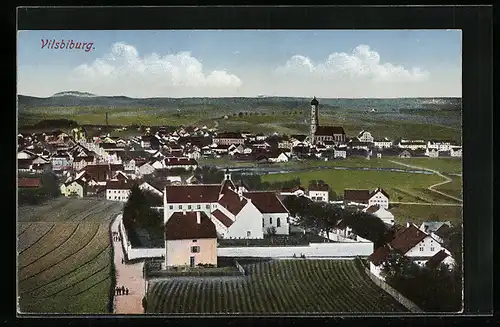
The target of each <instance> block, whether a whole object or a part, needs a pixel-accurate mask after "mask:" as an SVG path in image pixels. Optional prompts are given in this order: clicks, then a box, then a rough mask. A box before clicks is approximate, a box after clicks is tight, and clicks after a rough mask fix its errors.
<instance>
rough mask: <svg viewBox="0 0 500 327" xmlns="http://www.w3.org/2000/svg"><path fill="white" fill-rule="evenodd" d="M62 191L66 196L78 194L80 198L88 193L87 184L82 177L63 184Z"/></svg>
mask: <svg viewBox="0 0 500 327" xmlns="http://www.w3.org/2000/svg"><path fill="white" fill-rule="evenodd" d="M61 193H62V194H63V195H64V196H78V197H80V198H82V197H84V196H86V195H87V184H86V183H85V182H84V181H83V180H81V179H75V180H71V181H68V182H66V183H63V184H62V185H61Z"/></svg>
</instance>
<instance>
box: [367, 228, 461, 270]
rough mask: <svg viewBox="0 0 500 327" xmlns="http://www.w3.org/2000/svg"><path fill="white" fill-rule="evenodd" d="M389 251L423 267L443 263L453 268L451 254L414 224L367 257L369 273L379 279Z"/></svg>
mask: <svg viewBox="0 0 500 327" xmlns="http://www.w3.org/2000/svg"><path fill="white" fill-rule="evenodd" d="M391 249H394V250H396V251H398V252H399V253H401V254H402V255H404V256H407V257H409V258H411V259H412V261H413V262H415V263H416V264H418V265H420V266H424V265H426V264H427V262H428V261H430V264H431V265H434V264H436V262H438V263H441V262H442V263H445V264H448V265H449V266H453V264H454V260H453V258H452V256H451V253H450V252H449V251H448V250H447V249H446V248H444V247H443V245H442V244H441V243H440V242H439V241H438V240H437V239H436V238H434V237H433V236H432V235H431V234H427V233H425V232H424V231H422V230H420V229H419V228H418V227H417V226H415V225H414V224H408V226H407V228H406V229H404V230H403V231H401V232H399V233H398V234H397V235H396V237H395V238H394V239H393V240H392V241H391V242H390V243H388V244H386V245H384V246H381V247H379V248H378V249H376V250H375V251H374V252H373V253H372V254H371V255H370V256H369V257H368V261H369V262H370V272H371V273H372V274H373V275H375V276H377V277H378V278H380V279H384V278H383V276H382V275H381V272H382V263H383V262H384V261H385V260H386V259H387V257H388V255H389V253H390V251H391Z"/></svg>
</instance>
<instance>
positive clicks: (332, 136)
mask: <svg viewBox="0 0 500 327" xmlns="http://www.w3.org/2000/svg"><path fill="white" fill-rule="evenodd" d="M325 141H330V142H335V143H336V144H343V143H345V142H346V134H345V131H344V128H343V127H341V126H320V124H319V101H318V100H317V99H316V97H314V99H312V101H311V125H310V127H309V142H310V143H311V144H317V143H323V142H325Z"/></svg>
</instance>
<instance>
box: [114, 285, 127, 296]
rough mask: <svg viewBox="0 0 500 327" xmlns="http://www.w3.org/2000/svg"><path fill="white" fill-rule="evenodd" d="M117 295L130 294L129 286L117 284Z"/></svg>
mask: <svg viewBox="0 0 500 327" xmlns="http://www.w3.org/2000/svg"><path fill="white" fill-rule="evenodd" d="M115 295H128V288H125V286H123V285H122V287H119V286H117V287H116V288H115Z"/></svg>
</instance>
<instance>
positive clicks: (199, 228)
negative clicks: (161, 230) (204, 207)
mask: <svg viewBox="0 0 500 327" xmlns="http://www.w3.org/2000/svg"><path fill="white" fill-rule="evenodd" d="M199 214H200V223H199V224H198V222H197V218H196V215H197V212H186V213H185V214H184V213H182V212H175V213H173V214H172V216H170V218H169V219H168V221H167V223H166V224H165V239H166V240H171V241H172V240H185V239H200V238H217V231H216V229H215V225H214V223H213V222H212V221H211V220H210V218H208V217H207V216H206V214H205V213H204V212H199Z"/></svg>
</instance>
